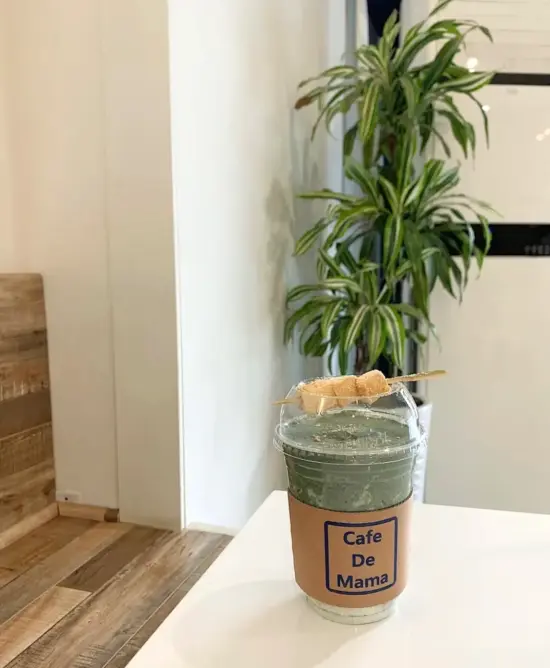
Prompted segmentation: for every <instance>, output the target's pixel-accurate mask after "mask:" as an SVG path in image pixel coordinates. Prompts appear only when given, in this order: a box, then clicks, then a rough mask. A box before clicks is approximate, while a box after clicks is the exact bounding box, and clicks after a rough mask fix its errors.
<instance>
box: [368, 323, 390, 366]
mask: <svg viewBox="0 0 550 668" xmlns="http://www.w3.org/2000/svg"><path fill="white" fill-rule="evenodd" d="M367 343H368V352H369V363H368V367H369V368H372V367H373V366H374V365H375V364H376V362H377V361H378V359H379V357H380V355H381V354H382V350H383V349H384V344H385V343H386V337H385V334H384V328H383V327H382V318H381V317H380V314H379V313H378V312H377V311H374V312H373V313H371V315H370V317H369V323H368V333H367Z"/></svg>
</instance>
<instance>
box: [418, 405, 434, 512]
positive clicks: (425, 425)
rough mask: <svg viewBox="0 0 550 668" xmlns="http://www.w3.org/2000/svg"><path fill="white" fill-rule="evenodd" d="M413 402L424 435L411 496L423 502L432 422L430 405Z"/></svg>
mask: <svg viewBox="0 0 550 668" xmlns="http://www.w3.org/2000/svg"><path fill="white" fill-rule="evenodd" d="M414 401H415V403H416V407H417V408H418V417H419V420H420V426H421V427H422V429H423V431H424V435H425V446H424V447H423V448H421V449H420V450H419V452H418V455H417V458H416V463H415V465H414V472H413V494H414V500H415V501H420V502H421V503H423V502H424V499H425V495H426V469H427V465H428V442H429V437H430V426H431V422H432V404H431V403H428V402H425V401H424V400H423V399H421V398H420V397H417V396H415V397H414Z"/></svg>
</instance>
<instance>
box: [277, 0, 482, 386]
mask: <svg viewBox="0 0 550 668" xmlns="http://www.w3.org/2000/svg"><path fill="white" fill-rule="evenodd" d="M450 2H451V0H443V2H440V4H439V5H438V6H437V7H436V9H435V10H434V11H433V12H432V14H430V16H429V17H428V19H427V20H426V21H423V22H420V23H418V24H417V25H415V26H413V27H412V28H411V29H410V30H408V31H407V32H406V34H405V35H404V36H403V39H402V42H401V44H400V45H399V46H398V45H397V40H398V36H399V33H400V26H399V24H398V22H397V16H396V15H395V14H394V15H392V16H391V17H390V19H389V20H388V21H387V23H386V25H385V28H384V32H383V36H382V38H381V40H380V42H379V44H378V45H376V46H375V45H364V46H360V47H359V48H358V49H357V51H356V52H355V62H356V64H355V65H340V66H337V67H332V68H330V69H328V70H326V71H325V72H323V73H321V74H320V75H319V76H317V77H314V78H312V79H308V80H307V81H304V82H302V84H300V85H301V87H302V88H305V89H306V92H305V94H304V95H303V96H302V97H300V99H299V100H298V101H297V103H296V108H298V109H299V108H302V107H304V106H307V105H310V104H312V103H318V104H319V108H320V112H319V116H318V119H317V122H316V123H315V126H314V128H313V134H315V132H316V131H317V130H318V128H319V127H320V126H321V125H322V124H325V125H326V127H327V129H329V128H330V125H331V123H332V121H333V119H334V118H335V117H336V116H337V115H339V114H348V113H349V112H353V110H355V111H356V117H357V119H358V120H357V122H356V123H355V124H353V125H352V126H351V127H350V128H349V129H348V131H347V132H346V135H345V137H344V141H343V160H344V171H345V175H346V177H347V179H348V181H349V182H350V183H351V184H353V186H354V192H356V193H357V194H348V193H344V192H334V191H331V190H321V191H317V192H311V193H305V194H303V195H302V197H304V198H309V199H314V200H326V204H327V206H326V211H325V213H324V216H323V217H322V218H321V219H320V220H319V221H318V222H317V223H316V224H315V225H314V226H313V227H311V228H310V229H309V230H308V231H307V232H306V233H305V234H303V235H302V237H301V238H300V239H298V241H297V243H296V248H295V254H296V255H302V254H304V253H306V252H307V251H309V250H310V249H312V248H313V247H315V248H316V249H317V253H318V262H317V283H315V284H311V285H299V286H297V287H295V288H294V289H292V290H290V292H289V293H288V297H287V302H288V306H289V309H290V315H289V317H288V319H287V322H286V326H285V338H286V340H288V339H290V338H291V337H292V335H293V334H294V333H295V332H296V331H297V332H299V338H300V347H301V349H302V351H303V353H304V354H306V355H309V356H324V355H326V354H327V355H328V356H329V361H330V364H331V368H332V365H333V364H334V363H335V362H336V361H337V362H338V367H339V369H340V371H341V373H345V372H347V371H348V360H349V357H350V353H352V352H354V354H355V363H354V368H355V372H356V373H361V372H363V371H364V370H367V369H370V368H373V367H374V366H376V365H377V363H378V362H379V360H380V359H381V358H385V359H386V360H387V361H388V362H389V363H390V364H392V365H394V366H395V367H397V368H398V369H399V370H403V367H404V358H405V345H406V341H407V339H412V340H414V341H416V342H417V343H419V344H422V343H424V342H425V341H426V336H427V332H429V330H430V329H432V330H433V325H432V322H431V320H430V313H429V297H430V294H431V292H432V291H433V289H434V287H435V286H436V285H437V284H438V283H439V284H441V285H442V286H443V288H444V289H445V290H446V291H447V292H448V293H450V294H451V295H452V296H453V297H455V298H457V299H462V294H463V291H464V289H465V288H466V286H467V283H468V277H469V273H470V269H471V267H472V264H473V263H475V264H476V265H477V267H478V269H479V270H480V269H481V267H482V265H483V260H484V258H485V256H486V254H487V251H488V250H489V246H490V241H491V235H490V230H489V226H488V218H487V215H488V213H489V212H490V211H491V209H490V207H489V206H488V205H487V204H486V203H484V202H481V201H478V200H475V199H473V198H471V197H468V196H467V195H465V194H463V193H460V192H458V186H459V184H460V167H459V166H453V165H452V163H451V162H450V161H449V160H448V159H449V158H450V157H451V154H452V151H451V146H450V145H449V142H448V141H447V139H446V138H445V136H444V133H442V124H447V125H448V127H449V128H450V132H451V134H452V136H453V138H454V140H453V142H452V143H453V144H454V145H455V146H457V147H458V148H459V149H460V151H461V153H462V154H463V155H464V157H465V158H468V157H469V156H471V155H474V154H475V150H476V131H475V128H474V126H473V124H472V123H471V122H469V121H468V120H467V119H466V118H465V116H464V115H463V113H462V111H461V110H460V108H459V106H458V105H457V98H458V97H459V96H462V97H467V98H469V99H470V100H472V101H473V102H474V103H475V105H477V107H478V109H479V112H480V113H481V116H482V118H483V123H484V130H485V139H486V141H487V143H488V142H489V124H488V118H487V113H486V111H485V109H484V107H483V105H482V104H481V102H480V101H479V100H478V99H477V97H476V95H475V93H476V92H477V91H479V90H480V89H481V88H483V87H484V86H486V85H487V84H488V83H490V81H491V79H492V77H493V75H494V73H492V72H489V73H487V72H470V71H469V70H468V69H467V68H465V67H462V66H461V65H459V64H458V63H457V60H458V56H459V54H460V53H461V52H462V51H463V49H464V42H465V39H466V37H467V35H468V34H470V33H472V32H475V31H478V32H481V33H483V34H484V35H485V36H486V37H487V38H488V39H491V34H490V32H489V31H488V30H487V28H485V27H483V26H480V25H479V24H478V23H476V22H475V21H459V20H454V19H442V20H436V15H437V14H438V13H439V12H440V11H441V10H442V9H443V8H444V7H446V6H447V5H448V4H449V3H450ZM430 45H434V46H437V53H436V55H435V56H434V57H433V58H432V59H427V58H426V57H425V54H426V48H427V47H429V46H430ZM421 60H425V61H426V62H419V61H421ZM437 147H439V149H440V150H442V151H443V153H444V154H445V156H446V158H447V159H437V158H434V157H430V156H431V155H434V153H433V151H434V149H436V148H437ZM472 223H477V224H479V225H480V228H481V230H482V231H483V235H482V236H483V239H482V240H480V239H476V236H475V233H474V228H473V225H472ZM405 285H406V286H407V287H408V288H409V289H408V290H407V293H408V294H410V298H409V299H407V300H404V299H403V294H404V290H403V287H404V286H405Z"/></svg>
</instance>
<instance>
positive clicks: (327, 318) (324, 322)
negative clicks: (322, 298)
mask: <svg viewBox="0 0 550 668" xmlns="http://www.w3.org/2000/svg"><path fill="white" fill-rule="evenodd" d="M345 304H346V302H345V301H344V300H343V299H336V300H334V301H333V302H332V303H331V304H329V305H328V306H327V307H326V309H325V311H324V313H323V317H322V318H321V334H322V335H323V338H327V337H328V335H329V333H330V328H331V327H332V325H333V324H334V321H335V320H336V318H337V317H338V315H339V313H340V311H341V310H342V308H343V307H344V306H345Z"/></svg>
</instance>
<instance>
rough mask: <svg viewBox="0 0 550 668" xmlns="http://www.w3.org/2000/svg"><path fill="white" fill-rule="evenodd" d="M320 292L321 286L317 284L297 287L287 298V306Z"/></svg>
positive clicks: (289, 292)
mask: <svg viewBox="0 0 550 668" xmlns="http://www.w3.org/2000/svg"><path fill="white" fill-rule="evenodd" d="M318 292H319V285H317V284H304V285H297V286H296V287H295V288H292V290H289V291H288V294H287V296H286V303H287V306H288V305H289V304H291V303H292V302H295V301H298V300H299V299H302V297H305V296H306V295H309V294H311V293H318Z"/></svg>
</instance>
